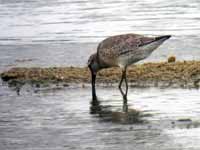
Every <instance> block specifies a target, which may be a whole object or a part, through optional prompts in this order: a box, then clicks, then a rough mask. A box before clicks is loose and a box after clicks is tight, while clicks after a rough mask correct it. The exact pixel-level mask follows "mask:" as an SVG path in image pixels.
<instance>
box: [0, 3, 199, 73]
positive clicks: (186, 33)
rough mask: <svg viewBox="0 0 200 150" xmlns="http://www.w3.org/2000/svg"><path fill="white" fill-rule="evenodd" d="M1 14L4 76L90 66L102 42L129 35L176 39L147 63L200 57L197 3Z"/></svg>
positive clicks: (39, 8) (36, 8) (12, 9)
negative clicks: (24, 69) (20, 70)
mask: <svg viewBox="0 0 200 150" xmlns="http://www.w3.org/2000/svg"><path fill="white" fill-rule="evenodd" d="M0 10H1V11H0V18H1V19H0V20H1V24H0V56H1V57H0V70H7V69H8V68H10V67H15V66H40V67H41V66H43V67H46V66H70V65H73V66H85V64H86V62H87V59H88V56H89V54H91V53H93V52H95V51H96V46H97V44H98V42H100V41H101V40H103V39H104V38H106V37H108V36H111V35H116V34H124V33H138V34H145V35H163V34H170V35H172V38H171V39H170V41H168V42H167V43H166V44H164V45H163V46H162V47H161V48H160V49H159V50H157V51H155V52H154V53H153V55H152V56H151V57H149V59H147V60H146V61H161V60H166V58H167V57H168V56H170V55H176V56H177V59H178V60H192V59H199V56H200V54H199V48H200V46H199V39H200V2H198V1H196V0H190V1H188V0H174V1H169V0H142V1H140V0H116V1H113V0H107V1H104V0H95V1H92V0H73V1H71V0H45V1H44V0H28V1H25V0H9V1H7V0H1V1H0ZM23 60H24V61H23Z"/></svg>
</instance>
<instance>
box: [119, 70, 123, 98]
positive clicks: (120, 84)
mask: <svg viewBox="0 0 200 150" xmlns="http://www.w3.org/2000/svg"><path fill="white" fill-rule="evenodd" d="M123 80H124V72H123V71H122V77H121V80H120V82H119V90H120V92H121V94H122V96H124V92H123V90H122V82H123Z"/></svg>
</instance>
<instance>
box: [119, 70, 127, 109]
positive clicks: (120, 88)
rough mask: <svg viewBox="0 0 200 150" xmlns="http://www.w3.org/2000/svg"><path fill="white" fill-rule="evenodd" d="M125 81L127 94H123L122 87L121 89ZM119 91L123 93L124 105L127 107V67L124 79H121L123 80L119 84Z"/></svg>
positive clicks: (123, 72) (123, 73) (123, 75)
mask: <svg viewBox="0 0 200 150" xmlns="http://www.w3.org/2000/svg"><path fill="white" fill-rule="evenodd" d="M123 80H125V84H126V91H125V93H124V92H123V90H122V87H121V86H122V82H123ZM119 90H120V92H121V94H122V96H123V100H124V105H127V93H128V83H127V78H126V67H125V68H124V69H123V71H122V77H121V80H120V83H119Z"/></svg>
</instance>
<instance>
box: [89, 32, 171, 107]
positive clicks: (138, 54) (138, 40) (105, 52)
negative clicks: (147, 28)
mask: <svg viewBox="0 0 200 150" xmlns="http://www.w3.org/2000/svg"><path fill="white" fill-rule="evenodd" d="M170 37H171V36H170V35H164V36H157V37H146V36H143V35H139V34H123V35H116V36H112V37H108V38H106V39H105V40H103V41H102V42H100V43H99V45H98V47H97V52H96V53H95V54H92V55H91V56H90V57H89V60H88V67H89V69H90V71H91V76H92V80H91V83H92V100H93V102H95V101H97V96H96V90H95V79H96V74H97V72H98V71H99V70H101V69H104V68H110V67H116V66H118V67H120V68H122V76H121V80H120V82H119V90H120V92H121V94H122V96H123V100H124V104H127V93H128V83H127V77H126V70H127V67H128V66H129V65H131V64H133V63H136V62H138V61H140V60H143V59H145V58H147V57H148V56H149V55H150V54H151V53H152V52H153V51H154V50H155V49H156V48H158V47H159V46H160V45H161V44H162V43H163V42H164V41H165V40H167V39H169V38H170ZM123 81H125V85H126V86H125V87H126V88H125V90H124V91H123V90H122V87H121V86H122V83H123Z"/></svg>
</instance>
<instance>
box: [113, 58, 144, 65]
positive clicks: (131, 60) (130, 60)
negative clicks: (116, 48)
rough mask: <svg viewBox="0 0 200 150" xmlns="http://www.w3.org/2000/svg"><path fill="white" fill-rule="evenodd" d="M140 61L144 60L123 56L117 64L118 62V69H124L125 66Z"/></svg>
mask: <svg viewBox="0 0 200 150" xmlns="http://www.w3.org/2000/svg"><path fill="white" fill-rule="evenodd" d="M142 59H144V58H142V57H141V58H139V57H135V56H133V55H125V56H121V57H119V58H118V61H117V62H118V66H119V67H125V66H129V65H131V64H133V63H136V62H138V61H140V60H142Z"/></svg>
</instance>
